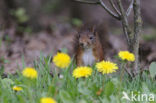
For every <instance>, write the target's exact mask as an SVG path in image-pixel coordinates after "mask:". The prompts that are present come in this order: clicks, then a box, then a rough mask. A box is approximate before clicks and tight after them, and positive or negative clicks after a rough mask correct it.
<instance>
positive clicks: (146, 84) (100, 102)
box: [0, 51, 156, 103]
mask: <svg viewBox="0 0 156 103" xmlns="http://www.w3.org/2000/svg"><path fill="white" fill-rule="evenodd" d="M52 57H53V58H52ZM114 58H115V60H116V62H112V61H105V60H103V61H100V62H98V63H95V65H93V66H92V67H90V66H80V67H77V66H76V65H75V63H74V60H73V58H71V57H70V56H69V55H68V54H67V53H63V52H58V53H57V54H56V55H54V56H49V57H44V56H42V54H41V56H40V59H39V60H36V61H34V67H27V66H26V65H25V63H24V61H23V70H22V71H17V73H16V74H14V75H13V74H8V76H7V78H4V77H2V76H0V103H156V80H155V75H156V70H155V67H156V63H155V62H153V63H152V64H151V65H150V67H149V71H142V72H141V71H140V73H138V75H136V76H135V77H131V76H130V75H129V74H128V73H127V72H126V70H127V69H128V68H129V69H131V66H132V65H130V62H134V60H135V55H134V54H132V53H130V52H128V51H120V52H119V53H118V54H117V55H116V56H115V57H114ZM51 61H52V62H53V63H54V64H55V68H51V66H50V65H51ZM58 71H59V72H58ZM2 74H3V72H1V75H2ZM125 96H128V98H126V97H125Z"/></svg>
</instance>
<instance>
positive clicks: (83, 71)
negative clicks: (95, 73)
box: [73, 67, 92, 78]
mask: <svg viewBox="0 0 156 103" xmlns="http://www.w3.org/2000/svg"><path fill="white" fill-rule="evenodd" d="M91 74H92V68H90V67H77V68H76V69H74V71H73V77H75V78H81V77H88V76H90V75H91Z"/></svg>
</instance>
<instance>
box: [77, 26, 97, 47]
mask: <svg viewBox="0 0 156 103" xmlns="http://www.w3.org/2000/svg"><path fill="white" fill-rule="evenodd" d="M96 39H97V33H96V32H95V29H94V28H92V29H88V30H83V31H81V32H79V33H78V42H79V43H78V44H79V46H80V47H82V48H83V49H88V48H93V47H94V45H95V43H96Z"/></svg>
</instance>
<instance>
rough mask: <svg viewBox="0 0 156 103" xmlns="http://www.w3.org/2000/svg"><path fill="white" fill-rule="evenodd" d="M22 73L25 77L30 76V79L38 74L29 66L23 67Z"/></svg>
mask: <svg viewBox="0 0 156 103" xmlns="http://www.w3.org/2000/svg"><path fill="white" fill-rule="evenodd" d="M22 74H23V76H25V77H27V78H31V79H34V78H37V75H38V74H37V71H36V70H35V69H34V68H30V67H27V68H25V69H24V70H23V72H22Z"/></svg>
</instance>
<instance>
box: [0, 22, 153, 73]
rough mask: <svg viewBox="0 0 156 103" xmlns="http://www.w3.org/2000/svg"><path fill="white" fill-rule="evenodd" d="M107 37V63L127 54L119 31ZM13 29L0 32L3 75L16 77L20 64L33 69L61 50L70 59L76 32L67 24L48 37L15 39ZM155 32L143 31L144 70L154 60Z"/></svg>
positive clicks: (32, 35) (29, 35)
mask: <svg viewBox="0 0 156 103" xmlns="http://www.w3.org/2000/svg"><path fill="white" fill-rule="evenodd" d="M111 31H113V32H110V33H109V34H108V38H107V39H108V41H109V43H110V48H106V49H107V53H106V59H108V60H109V59H110V58H112V57H111V55H112V54H116V53H117V52H118V51H120V50H127V46H126V42H125V41H124V40H123V38H124V37H123V36H122V35H121V34H122V31H121V30H120V29H119V28H118V29H112V30H111ZM13 32H14V29H9V30H8V32H3V31H0V66H3V67H4V68H5V72H6V73H15V71H16V69H23V68H22V60H24V62H25V64H26V65H27V66H32V65H33V61H34V60H36V59H38V57H39V56H40V55H41V54H42V55H43V56H45V57H47V56H49V55H53V54H55V53H56V52H57V51H58V50H60V49H66V50H68V53H69V54H70V55H71V56H72V55H73V54H74V53H73V40H74V39H73V38H74V35H75V34H76V30H75V29H74V28H73V27H72V26H71V25H70V24H60V25H58V24H57V25H56V26H55V29H54V30H53V31H52V32H51V33H48V32H47V31H42V32H38V33H27V32H26V33H24V35H22V36H15V34H14V33H13ZM155 44H156V31H155V29H154V28H144V29H143V33H142V36H141V40H140V55H141V57H140V59H141V61H142V62H141V65H142V67H143V69H146V67H147V66H148V65H149V63H151V62H152V61H154V60H156V46H155Z"/></svg>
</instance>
